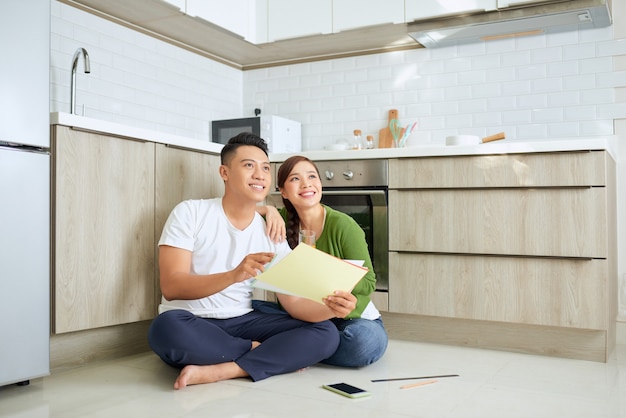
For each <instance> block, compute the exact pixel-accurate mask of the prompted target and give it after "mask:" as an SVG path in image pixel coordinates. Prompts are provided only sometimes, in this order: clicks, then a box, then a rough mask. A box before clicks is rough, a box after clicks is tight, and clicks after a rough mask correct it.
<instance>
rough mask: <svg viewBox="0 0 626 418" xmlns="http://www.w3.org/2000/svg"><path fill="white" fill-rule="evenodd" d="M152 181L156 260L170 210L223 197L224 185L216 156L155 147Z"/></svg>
mask: <svg viewBox="0 0 626 418" xmlns="http://www.w3.org/2000/svg"><path fill="white" fill-rule="evenodd" d="M155 161H156V180H155V189H156V196H155V207H156V219H155V224H154V234H155V235H154V239H155V246H154V251H155V255H154V257H155V260H158V259H159V249H158V242H159V239H160V237H161V232H162V231H163V226H164V225H165V222H166V221H167V217H168V216H169V214H170V212H171V211H172V209H174V206H176V205H177V204H178V203H180V202H182V201H183V200H187V199H211V198H213V197H218V196H222V195H223V194H224V182H223V181H222V178H221V177H220V176H219V172H218V170H219V166H220V156H219V155H215V154H209V153H207V152H202V151H196V150H190V149H186V148H179V147H176V146H173V145H164V144H157V145H156V159H155ZM155 269H156V278H155V279H156V281H155V288H156V292H155V294H154V296H155V304H156V305H157V306H158V304H159V303H161V291H160V287H159V267H158V265H157V266H155Z"/></svg>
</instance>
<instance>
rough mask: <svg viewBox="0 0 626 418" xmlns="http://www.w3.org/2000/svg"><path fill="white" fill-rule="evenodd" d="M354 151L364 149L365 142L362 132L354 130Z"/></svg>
mask: <svg viewBox="0 0 626 418" xmlns="http://www.w3.org/2000/svg"><path fill="white" fill-rule="evenodd" d="M352 149H363V142H362V141H361V130H360V129H355V130H354V140H353V142H352Z"/></svg>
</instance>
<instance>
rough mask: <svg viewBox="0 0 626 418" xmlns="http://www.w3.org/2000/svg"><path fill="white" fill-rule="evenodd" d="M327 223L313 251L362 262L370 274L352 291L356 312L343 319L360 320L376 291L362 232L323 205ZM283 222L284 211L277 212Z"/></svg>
mask: <svg viewBox="0 0 626 418" xmlns="http://www.w3.org/2000/svg"><path fill="white" fill-rule="evenodd" d="M324 208H325V209H326V220H325V221H324V230H323V231H322V234H321V235H320V236H319V237H318V238H317V239H316V240H315V248H317V249H318V250H321V251H324V252H326V253H328V254H331V255H333V256H335V257H338V258H341V259H345V260H363V261H364V263H363V266H364V267H367V269H368V270H369V271H368V272H367V273H366V274H365V276H363V278H362V279H361V280H360V281H359V282H358V283H357V284H356V286H355V287H354V289H352V294H353V295H354V296H356V298H357V303H356V308H355V309H354V310H353V311H352V312H350V314H349V315H348V316H347V317H346V318H347V319H350V318H360V317H361V314H362V313H363V311H364V310H365V307H366V306H367V305H368V304H369V302H370V295H371V294H372V292H374V290H376V274H375V273H374V269H373V267H372V260H371V259H370V254H369V251H368V249H367V242H366V240H365V232H363V229H361V227H360V226H359V224H357V223H356V221H355V220H354V219H352V218H351V217H350V216H349V215H347V214H345V213H343V212H340V211H337V210H335V209H333V208H331V207H329V206H326V205H324ZM279 212H280V214H281V215H282V217H283V219H285V220H286V219H287V210H286V209H285V208H281V209H279Z"/></svg>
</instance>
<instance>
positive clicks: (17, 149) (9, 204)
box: [0, 0, 51, 386]
mask: <svg viewBox="0 0 626 418" xmlns="http://www.w3.org/2000/svg"><path fill="white" fill-rule="evenodd" d="M50 1H51V0H2V1H0V57H1V58H0V386H3V385H8V384H13V383H17V384H27V383H28V382H29V381H30V379H34V378H37V377H42V376H45V375H47V374H49V372H50V272H51V267H50V149H49V147H50V125H49V120H50V116H49V115H50V100H49V96H50V94H49V89H50V85H49V77H50V76H49V73H50Z"/></svg>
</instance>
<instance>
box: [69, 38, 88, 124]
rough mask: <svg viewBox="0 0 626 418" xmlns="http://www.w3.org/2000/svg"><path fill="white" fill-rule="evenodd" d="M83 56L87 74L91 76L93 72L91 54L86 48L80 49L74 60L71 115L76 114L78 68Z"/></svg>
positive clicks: (75, 53)
mask: <svg viewBox="0 0 626 418" xmlns="http://www.w3.org/2000/svg"><path fill="white" fill-rule="evenodd" d="M81 54H82V55H83V61H84V70H85V74H89V73H90V72H91V66H90V65H89V54H88V53H87V50H86V49H85V48H78V49H77V50H76V52H74V58H72V83H71V87H70V89H71V92H72V97H71V98H70V114H74V106H75V105H74V104H75V103H76V67H77V66H78V57H79V56H80V55H81Z"/></svg>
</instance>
